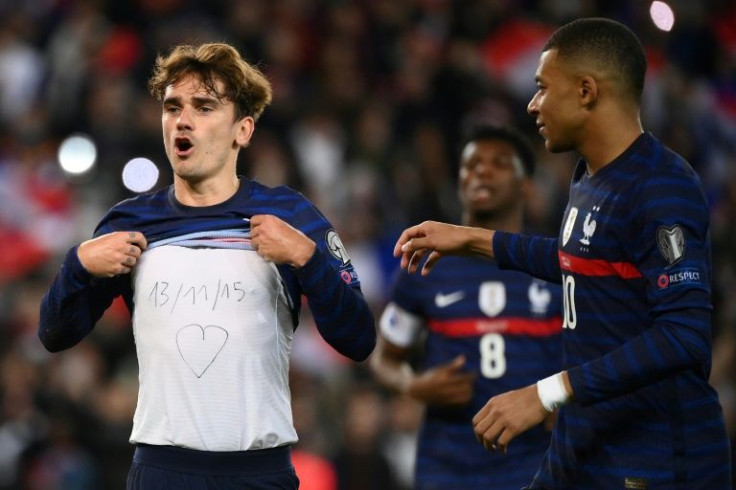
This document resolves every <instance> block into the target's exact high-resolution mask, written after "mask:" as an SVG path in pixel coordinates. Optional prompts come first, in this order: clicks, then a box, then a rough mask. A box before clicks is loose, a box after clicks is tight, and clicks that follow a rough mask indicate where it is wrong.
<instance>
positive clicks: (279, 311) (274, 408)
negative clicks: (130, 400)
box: [95, 180, 359, 451]
mask: <svg viewBox="0 0 736 490" xmlns="http://www.w3.org/2000/svg"><path fill="white" fill-rule="evenodd" d="M256 214H272V215H275V216H277V217H279V218H281V219H283V220H284V221H286V222H287V223H289V224H291V225H292V226H294V227H295V228H298V229H300V230H301V231H302V232H304V233H305V234H306V235H308V236H309V237H310V238H311V239H312V240H314V241H315V243H317V246H318V250H317V251H316V252H315V255H317V254H319V255H321V256H324V257H327V259H325V260H326V261H328V262H329V265H330V267H331V268H334V271H332V272H334V274H339V276H340V277H341V279H342V281H344V282H345V283H347V284H349V285H351V286H353V287H356V288H357V287H359V283H358V279H357V275H356V273H355V271H354V270H353V268H352V265H351V264H350V262H349V259H348V258H347V254H346V253H345V252H344V248H343V247H342V245H341V244H340V242H339V238H338V237H337V235H336V233H335V232H334V230H332V228H331V226H330V224H329V222H327V220H326V219H325V218H324V217H323V216H322V215H321V214H320V213H319V212H318V211H317V210H316V209H315V208H314V206H313V205H312V204H311V203H309V202H308V201H307V200H306V199H304V197H303V196H301V194H298V193H296V192H294V191H291V190H290V189H287V188H283V187H281V188H276V189H269V188H266V187H263V186H260V185H259V184H257V183H255V182H252V181H246V180H241V186H240V190H239V191H238V192H237V193H236V195H235V196H233V197H232V198H231V199H229V200H228V201H226V202H224V203H221V204H218V205H215V206H210V207H204V208H194V207H187V206H183V205H181V204H179V203H178V202H177V201H176V200H175V199H174V196H173V189H170V190H168V191H161V192H158V193H154V194H149V195H145V196H139V197H136V198H133V199H130V200H127V201H124V202H122V203H121V204H119V205H118V206H115V207H114V208H113V209H112V210H111V211H110V213H108V215H107V216H106V217H105V218H104V219H103V221H102V222H101V224H100V226H99V227H98V229H97V230H96V233H95V234H96V235H100V234H105V233H108V232H111V231H122V230H135V231H140V232H142V233H143V234H144V235H145V236H146V238H147V239H148V241H149V247H148V249H147V250H146V251H145V252H144V253H143V254H142V255H141V258H140V260H139V262H138V264H137V265H136V267H135V269H134V272H133V273H132V274H131V276H130V277H131V282H130V283H125V282H123V283H120V284H122V287H123V290H121V291H119V293H122V294H123V296H124V297H125V298H126V301H127V302H128V304H129V306H130V307H131V311H132V313H133V315H132V321H133V332H134V336H135V341H136V348H137V353H138V361H139V365H140V375H139V378H140V388H139V397H138V406H137V408H136V413H135V417H134V427H133V432H132V435H131V442H134V443H135V442H142V443H148V444H162V445H176V446H180V447H187V448H192V449H198V450H206V451H240V450H249V449H261V448H268V447H275V446H279V445H283V444H291V443H294V442H296V440H297V435H296V432H295V431H294V427H293V422H292V416H291V407H290V394H289V387H288V365H289V353H290V351H291V341H292V337H293V332H294V329H295V326H296V320H297V318H298V314H299V307H300V298H301V295H302V294H303V291H302V287H301V284H300V281H299V279H298V278H297V277H296V274H295V272H294V269H292V268H291V267H288V266H277V265H275V264H273V263H271V262H268V261H265V260H264V259H262V258H261V257H260V256H259V255H258V254H257V253H256V252H254V251H253V250H252V248H251V247H250V241H249V218H250V217H251V216H253V215H256ZM332 272H329V271H328V273H332Z"/></svg>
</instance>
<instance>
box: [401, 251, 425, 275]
mask: <svg viewBox="0 0 736 490" xmlns="http://www.w3.org/2000/svg"><path fill="white" fill-rule="evenodd" d="M426 253H427V251H426V250H416V251H415V252H414V253H413V254H412V255H411V258H410V259H409V264H408V265H407V267H406V270H407V272H409V273H410V274H413V273H415V272H416V271H417V269H418V268H419V263H420V262H421V261H422V257H424V255H425V254H426Z"/></svg>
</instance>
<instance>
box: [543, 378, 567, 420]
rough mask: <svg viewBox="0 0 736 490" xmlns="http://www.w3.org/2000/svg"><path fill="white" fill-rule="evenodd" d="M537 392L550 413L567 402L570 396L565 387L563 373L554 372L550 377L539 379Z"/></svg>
mask: <svg viewBox="0 0 736 490" xmlns="http://www.w3.org/2000/svg"><path fill="white" fill-rule="evenodd" d="M537 394H538V395H539V400H540V401H541V402H542V406H543V407H544V409H545V410H546V411H547V412H549V413H552V412H554V411H555V409H556V408H558V407H559V406H561V405H564V404H565V403H567V400H568V399H569V398H570V395H569V394H568V393H567V390H566V389H565V383H564V382H563V381H562V373H557V374H553V375H552V376H550V377H549V378H544V379H540V380H539V381H537Z"/></svg>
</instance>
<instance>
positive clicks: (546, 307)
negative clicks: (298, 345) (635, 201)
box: [381, 257, 562, 490]
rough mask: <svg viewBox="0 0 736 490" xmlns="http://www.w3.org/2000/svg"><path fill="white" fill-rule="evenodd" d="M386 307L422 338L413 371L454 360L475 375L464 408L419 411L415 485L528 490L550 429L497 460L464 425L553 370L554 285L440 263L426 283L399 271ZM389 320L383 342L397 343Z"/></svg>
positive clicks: (558, 358) (491, 268)
mask: <svg viewBox="0 0 736 490" xmlns="http://www.w3.org/2000/svg"><path fill="white" fill-rule="evenodd" d="M391 303H392V304H394V305H396V306H398V307H399V308H401V310H403V311H404V312H407V313H409V314H411V315H414V316H415V317H417V318H421V327H420V328H421V330H422V331H423V334H424V335H426V339H425V341H424V342H423V347H424V349H423V353H422V356H421V357H422V359H421V362H422V366H421V367H420V369H426V368H430V367H432V366H434V365H437V364H441V363H447V362H450V361H451V360H452V359H453V358H455V357H456V356H458V355H460V354H462V355H464V356H465V357H466V359H467V364H466V368H467V369H469V370H472V371H474V372H476V373H478V377H477V380H476V383H475V392H474V397H473V399H472V401H471V403H469V404H468V405H467V406H464V407H462V408H446V407H438V406H428V407H427V409H426V413H425V420H424V424H423V427H422V430H421V433H420V437H419V446H418V451H417V464H416V477H415V480H416V488H417V489H449V488H452V489H457V490H460V489H478V488H494V489H514V490H517V489H519V488H520V487H521V486H522V485H524V484H526V483H528V482H529V481H530V480H531V477H532V476H533V474H534V472H535V471H536V469H537V467H538V465H539V461H540V460H541V457H542V455H543V454H544V451H545V450H546V449H547V447H548V445H549V440H550V434H549V432H547V431H546V430H544V428H543V427H542V426H538V427H535V428H534V429H532V430H530V431H528V432H526V433H525V434H523V435H521V436H519V437H518V438H517V439H516V440H514V441H513V443H512V444H511V445H510V446H509V448H508V453H507V454H495V453H491V452H489V451H487V450H486V449H485V448H484V447H483V446H482V445H481V444H480V443H479V442H478V440H477V439H476V437H475V434H474V432H473V426H472V418H473V416H474V415H475V414H476V413H477V412H478V410H480V409H481V408H482V407H483V406H484V405H485V404H486V402H487V401H488V400H489V399H490V398H491V397H493V396H495V395H498V394H500V393H503V392H506V391H508V390H513V389H517V388H521V387H524V386H528V385H530V384H533V383H535V382H536V381H537V380H538V379H540V378H544V377H546V376H549V375H551V374H553V373H556V372H558V371H560V370H561V366H562V344H561V335H560V334H561V324H562V321H561V320H562V319H561V313H560V309H561V305H562V299H561V290H560V288H559V286H557V285H552V284H548V283H546V282H544V281H540V280H536V279H533V278H532V277H530V276H529V275H527V274H524V273H521V272H515V271H501V270H499V269H498V267H497V265H496V263H495V262H493V261H491V260H486V259H477V258H467V257H445V258H443V259H442V260H440V261H439V262H438V263H437V265H436V266H435V268H434V269H433V270H432V273H431V274H429V275H428V276H425V277H422V276H420V275H418V274H407V273H406V272H401V273H400V274H399V276H398V278H397V281H396V283H395V285H394V287H393V291H392V296H391ZM387 311H390V310H387ZM397 320H398V319H397ZM395 323H397V322H392V319H391V317H390V315H389V318H387V319H386V320H385V321H384V320H383V319H382V321H381V329H382V332H383V334H384V335H385V336H386V337H387V338H388V339H389V340H391V339H392V338H397V334H396V333H394V332H391V329H392V328H396V329H398V328H400V326H399V325H395ZM400 336H401V334H398V337H400Z"/></svg>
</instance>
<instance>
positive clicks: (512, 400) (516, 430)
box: [473, 384, 549, 452]
mask: <svg viewBox="0 0 736 490" xmlns="http://www.w3.org/2000/svg"><path fill="white" fill-rule="evenodd" d="M548 415H549V414H548V413H547V411H546V410H545V409H544V407H543V406H542V402H541V401H540V400H539V395H538V394H537V385H536V384H533V385H530V386H527V387H526V388H521V389H519V390H513V391H509V392H506V393H503V394H501V395H497V396H494V397H493V398H491V399H490V400H488V403H486V404H485V406H484V407H483V408H481V409H480V410H479V411H478V413H477V414H475V417H473V430H474V431H475V436H476V437H477V438H478V441H479V442H480V443H481V444H483V446H485V448H486V449H488V450H489V451H500V452H506V448H507V447H508V445H509V443H510V442H511V441H512V440H513V439H514V438H515V437H516V436H518V435H519V434H521V433H522V432H525V431H527V430H528V429H530V428H531V427H534V426H535V425H537V424H539V423H541V422H542V421H543V420H545V419H546V418H547V416H548Z"/></svg>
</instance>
